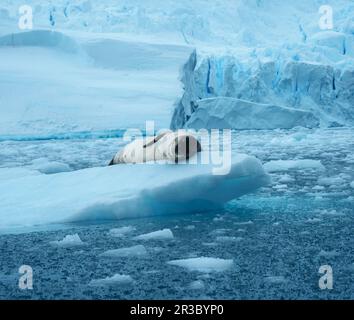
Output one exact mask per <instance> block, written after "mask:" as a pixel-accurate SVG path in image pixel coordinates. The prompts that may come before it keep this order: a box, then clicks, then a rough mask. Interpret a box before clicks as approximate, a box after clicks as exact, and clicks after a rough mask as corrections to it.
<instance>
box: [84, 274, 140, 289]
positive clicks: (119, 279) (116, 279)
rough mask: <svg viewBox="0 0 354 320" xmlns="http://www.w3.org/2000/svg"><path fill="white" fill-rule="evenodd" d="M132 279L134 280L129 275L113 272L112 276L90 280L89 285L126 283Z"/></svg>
mask: <svg viewBox="0 0 354 320" xmlns="http://www.w3.org/2000/svg"><path fill="white" fill-rule="evenodd" d="M133 281H134V280H133V279H132V277H131V276H129V275H124V274H115V275H114V276H113V277H107V278H104V279H97V280H91V281H90V283H89V286H92V287H100V286H114V285H128V284H130V283H132V282H133Z"/></svg>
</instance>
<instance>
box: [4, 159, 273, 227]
mask: <svg viewBox="0 0 354 320" xmlns="http://www.w3.org/2000/svg"><path fill="white" fill-rule="evenodd" d="M231 164H232V165H231V168H230V172H229V174H227V175H223V176H220V175H214V174H213V170H214V169H215V168H214V165H213V164H208V165H203V164H178V165H176V164H158V163H156V164H141V165H126V164H124V165H116V166H111V167H98V168H89V169H83V170H77V171H72V172H63V173H57V174H51V175H45V174H40V175H32V174H28V175H25V176H23V177H22V176H20V175H17V177H16V178H15V177H14V178H11V179H8V180H1V181H0V203H1V212H0V225H1V228H2V229H5V228H8V227H11V226H22V227H24V226H33V225H36V224H38V225H44V224H49V223H62V222H73V221H98V220H101V221H104V220H112V219H113V220H115V219H123V218H134V217H135V218H136V217H144V216H151V215H166V214H177V213H191V212H195V211H199V212H202V211H209V210H211V209H214V208H221V207H222V206H223V205H224V204H225V203H226V202H228V201H230V200H232V199H235V198H237V197H240V196H241V195H244V194H247V193H250V192H254V191H255V190H257V189H258V188H259V187H262V186H264V185H265V184H267V183H268V182H269V177H268V176H267V174H266V173H265V172H264V170H263V168H262V165H261V163H260V162H259V160H257V159H256V158H254V157H250V156H247V155H241V154H240V155H237V156H235V157H233V158H232V163H231ZM20 170H21V172H22V171H23V169H20ZM0 171H1V170H0Z"/></svg>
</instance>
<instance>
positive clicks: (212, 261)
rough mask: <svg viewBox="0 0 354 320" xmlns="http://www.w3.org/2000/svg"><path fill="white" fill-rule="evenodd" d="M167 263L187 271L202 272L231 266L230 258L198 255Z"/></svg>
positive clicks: (222, 269) (216, 270)
mask: <svg viewBox="0 0 354 320" xmlns="http://www.w3.org/2000/svg"><path fill="white" fill-rule="evenodd" d="M168 264H170V265H174V266H178V267H182V268H185V269H187V270H188V271H198V272H203V273H211V272H224V271H227V270H229V269H231V268H232V266H233V264H234V262H233V260H232V259H220V258H209V257H198V258H189V259H181V260H172V261H168Z"/></svg>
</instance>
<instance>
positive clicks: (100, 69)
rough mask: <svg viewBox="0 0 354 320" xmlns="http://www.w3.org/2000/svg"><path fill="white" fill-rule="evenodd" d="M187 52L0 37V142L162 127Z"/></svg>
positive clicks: (87, 40)
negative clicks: (6, 138) (21, 137)
mask: <svg viewBox="0 0 354 320" xmlns="http://www.w3.org/2000/svg"><path fill="white" fill-rule="evenodd" d="M190 52H191V49H189V48H188V47H186V46H177V45H168V44H166V45H157V44H148V43H142V42H132V41H122V40H119V39H116V38H114V37H108V38H102V37H96V36H94V35H86V34H84V35H81V34H79V35H78V34H75V35H67V34H64V33H61V32H54V31H48V30H34V31H30V32H23V33H15V34H10V35H4V36H2V37H0V97H1V98H0V135H14V134H17V135H21V134H22V135H24V134H48V133H56V134H59V133H67V132H72V131H76V132H78V131H92V130H114V129H125V128H143V127H144V126H145V121H146V120H154V121H155V123H156V126H157V127H163V128H166V127H168V125H169V122H170V119H171V114H172V105H173V103H174V102H175V100H176V99H177V97H178V96H179V95H180V94H181V85H180V83H179V81H178V70H179V67H180V65H181V64H182V63H183V62H184V61H185V60H186V59H187V57H188V55H189V54H190Z"/></svg>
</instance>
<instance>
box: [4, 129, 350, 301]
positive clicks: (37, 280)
mask: <svg viewBox="0 0 354 320" xmlns="http://www.w3.org/2000/svg"><path fill="white" fill-rule="evenodd" d="M122 145H123V142H122V141H121V140H120V139H83V140H79V139H78V140H51V141H3V142H0V159H1V162H0V167H10V166H29V167H32V168H35V167H36V166H38V163H43V159H42V160H41V161H38V159H39V158H46V161H49V162H50V161H56V162H59V163H62V164H65V165H66V166H67V167H66V169H67V170H78V169H81V168H86V167H90V166H100V165H105V164H106V163H107V161H108V160H109V159H110V158H111V157H112V155H113V154H114V153H115V152H116V150H117V149H119V148H120V147H121V146H122ZM353 150H354V130H353V129H346V128H341V129H327V130H322V129H321V130H305V129H294V130H290V131H282V130H279V131H242V132H237V133H234V138H233V151H234V152H242V153H248V154H252V155H255V156H257V157H258V158H259V159H261V161H262V162H263V163H268V162H270V161H274V160H294V159H302V160H304V159H311V160H317V161H320V164H322V166H320V165H317V166H308V165H304V166H302V167H300V166H299V165H295V166H293V167H292V168H283V169H282V170H280V169H278V170H277V169H274V166H273V169H272V170H271V171H272V172H271V176H272V184H271V185H270V186H268V187H266V188H263V189H261V190H259V192H257V193H256V194H252V195H247V196H245V197H243V198H242V199H238V200H234V201H233V202H231V203H229V204H228V205H227V206H226V207H225V209H224V210H223V211H220V212H209V213H199V214H194V215H179V216H168V217H150V218H144V219H131V220H120V221H114V222H109V223H104V224H97V225H92V224H87V225H85V224H80V225H65V226H55V227H51V228H48V229H45V230H43V229H41V230H39V229H38V230H20V231H21V232H18V233H14V234H3V235H0V252H1V260H0V298H2V299H14V298H21V299H40V298H41V299H48V298H51V299H63V298H68V299H72V298H74V299H91V298H93V299H104V298H109V299H169V298H171V299H172V298H177V299H273V298H279V299H283V298H284V299H289V298H291V299H353V298H354V238H353V231H354V212H353V211H354V210H353V209H354V205H353V204H354V184H353V181H354V152H353ZM36 160H37V161H36ZM318 163H319V162H318ZM268 168H272V167H271V166H269V167H268ZM121 227H127V228H125V229H118V230H115V229H117V228H121ZM112 229H113V231H111V232H110V230H112ZM162 229H170V230H171V231H172V233H173V238H171V237H167V238H166V239H145V240H141V239H140V240H139V239H135V238H134V237H135V236H138V235H141V234H145V233H149V232H153V231H157V230H162ZM73 234H78V235H79V237H80V239H81V240H82V242H83V243H81V244H80V243H77V244H78V245H77V246H69V247H68V246H66V247H65V246H60V245H59V246H58V245H57V244H53V243H51V242H52V241H56V240H62V239H63V238H64V237H65V236H66V235H73ZM165 235H166V234H165ZM136 246H139V247H136ZM131 247H134V248H135V249H130V250H126V251H125V253H123V254H122V252H121V253H120V254H119V255H116V256H113V257H112V256H102V255H101V254H102V253H104V252H106V251H107V250H113V249H119V248H131ZM198 257H210V258H220V259H225V261H226V262H227V267H225V268H222V267H220V266H215V269H216V270H214V271H209V272H206V271H205V270H190V269H188V268H184V267H181V266H178V265H172V264H169V263H168V262H169V261H171V260H178V259H189V258H198ZM197 261H198V260H197ZM218 261H219V260H218ZM230 261H231V264H229V262H230ZM24 264H26V265H30V266H31V267H32V268H33V271H34V275H33V290H30V291H24V290H20V289H19V288H18V280H19V277H20V275H19V273H18V268H19V267H20V266H21V265H24ZM322 265H330V266H331V267H332V269H333V279H334V281H333V289H332V290H321V289H320V288H319V285H318V282H319V279H320V277H321V276H322V275H321V274H319V272H318V271H319V268H320V266H322ZM197 267H198V264H197ZM116 274H119V275H124V276H125V277H116V278H113V279H115V281H114V280H112V279H111V280H107V279H110V278H111V277H113V276H114V275H116ZM106 278H107V279H106ZM102 279H106V280H104V281H101V280H102ZM96 280H98V281H96Z"/></svg>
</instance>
